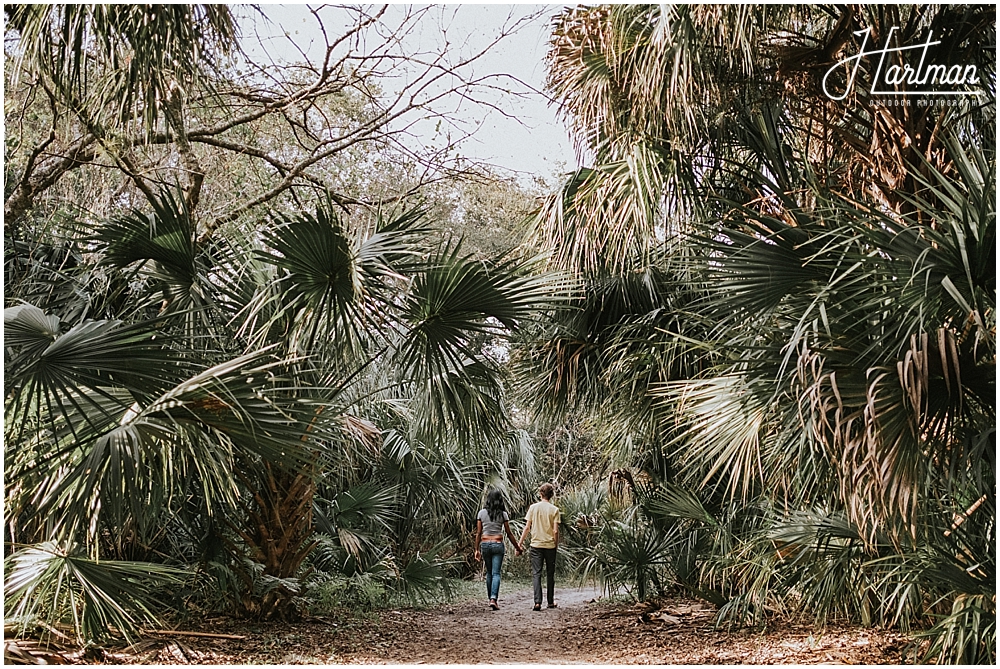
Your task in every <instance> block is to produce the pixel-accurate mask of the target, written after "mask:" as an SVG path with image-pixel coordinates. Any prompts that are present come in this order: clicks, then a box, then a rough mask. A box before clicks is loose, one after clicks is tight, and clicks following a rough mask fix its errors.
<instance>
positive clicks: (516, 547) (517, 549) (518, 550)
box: [514, 544, 524, 557]
mask: <svg viewBox="0 0 1000 669" xmlns="http://www.w3.org/2000/svg"><path fill="white" fill-rule="evenodd" d="M522 553H524V550H523V549H522V548H521V546H520V544H514V556H515V557H516V556H518V555H521V554H522Z"/></svg>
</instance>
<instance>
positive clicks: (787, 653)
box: [8, 589, 907, 664]
mask: <svg viewBox="0 0 1000 669" xmlns="http://www.w3.org/2000/svg"><path fill="white" fill-rule="evenodd" d="M557 596H558V599H557V601H558V603H559V608H556V609H550V610H543V611H541V612H537V613H536V612H534V611H532V610H531V592H530V590H522V591H518V592H514V593H513V594H511V595H508V596H506V597H504V598H502V599H501V609H500V611H490V610H489V609H488V608H487V607H486V603H485V602H478V601H476V602H464V603H455V604H452V605H445V606H440V607H436V608H433V609H427V610H412V609H402V610H393V611H383V612H380V613H379V614H378V615H372V616H368V617H360V618H359V617H352V616H351V615H349V614H348V613H347V612H343V613H341V614H337V615H331V616H324V617H323V618H314V619H310V620H308V621H305V622H301V623H295V624H279V623H266V624H264V623H261V624H257V623H248V622H247V621H242V620H235V619H232V618H216V619H210V620H204V621H201V624H199V625H198V626H197V631H198V632H201V633H206V632H208V633H213V634H228V635H234V636H242V637H245V638H243V639H238V638H211V637H204V636H184V637H181V636H178V637H176V638H169V637H165V636H164V635H162V634H159V635H155V636H153V635H151V636H150V637H149V638H146V639H143V640H142V641H140V642H139V643H137V644H135V645H134V646H132V647H130V648H128V649H123V650H119V651H117V652H112V651H105V652H104V653H103V654H102V655H101V656H100V657H97V656H94V657H86V656H79V655H77V656H73V658H72V659H73V661H75V662H78V663H88V662H101V663H104V664H115V663H122V664H344V663H347V664H421V663H427V664H453V663H458V664H523V663H556V664H564V663H572V664H578V663H585V664H820V663H822V664H831V663H833V664H899V663H901V662H902V659H903V650H904V649H905V647H906V645H907V639H906V638H905V637H904V636H903V635H901V634H899V633H898V632H893V631H885V630H875V629H867V628H859V627H852V626H835V625H831V626H828V627H826V628H825V629H823V630H816V629H813V628H812V626H811V625H808V624H805V623H801V622H796V621H792V620H783V621H777V622H775V623H774V624H772V625H769V626H768V627H767V628H765V629H754V630H751V629H741V630H736V631H732V632H729V631H726V630H721V629H715V628H714V626H713V624H712V622H713V616H714V610H713V609H712V608H711V607H710V606H708V605H705V604H702V603H700V602H696V601H691V600H682V599H677V600H667V601H663V602H659V603H658V604H657V605H654V606H650V605H641V606H640V605H628V604H615V603H609V602H607V601H604V600H598V599H597V593H595V592H593V591H591V590H572V589H563V590H558V591H557ZM472 640H475V641H474V642H472ZM9 642H10V640H8V643H9ZM49 659H50V661H51V660H52V659H53V658H49Z"/></svg>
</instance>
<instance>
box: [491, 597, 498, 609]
mask: <svg viewBox="0 0 1000 669" xmlns="http://www.w3.org/2000/svg"><path fill="white" fill-rule="evenodd" d="M490 608H491V609H493V610H494V611H498V610H499V609H500V607H499V606H497V600H495V599H491V600H490Z"/></svg>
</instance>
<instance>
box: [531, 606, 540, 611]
mask: <svg viewBox="0 0 1000 669" xmlns="http://www.w3.org/2000/svg"><path fill="white" fill-rule="evenodd" d="M531 610H532V611H541V610H542V605H541V604H535V605H534V606H533V607H531Z"/></svg>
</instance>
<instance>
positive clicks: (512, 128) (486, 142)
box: [242, 4, 576, 179]
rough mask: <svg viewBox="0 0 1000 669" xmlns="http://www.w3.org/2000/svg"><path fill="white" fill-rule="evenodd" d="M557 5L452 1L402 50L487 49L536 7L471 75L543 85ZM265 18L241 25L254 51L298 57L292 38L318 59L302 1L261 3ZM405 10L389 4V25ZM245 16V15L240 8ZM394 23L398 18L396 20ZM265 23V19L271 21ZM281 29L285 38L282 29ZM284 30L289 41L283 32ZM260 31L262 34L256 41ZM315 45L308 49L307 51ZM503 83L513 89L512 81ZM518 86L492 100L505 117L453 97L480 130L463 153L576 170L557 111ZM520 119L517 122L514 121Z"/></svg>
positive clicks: (537, 170)
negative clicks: (506, 76) (497, 75)
mask: <svg viewBox="0 0 1000 669" xmlns="http://www.w3.org/2000/svg"><path fill="white" fill-rule="evenodd" d="M561 8H562V5H510V4H475V5H472V4H453V5H438V6H434V7H433V8H432V10H431V11H430V12H428V14H427V15H426V16H425V17H424V18H423V19H422V20H421V22H420V24H419V28H418V29H417V30H413V31H411V32H410V34H409V35H408V36H407V37H406V40H405V41H404V42H402V44H401V50H402V51H403V52H404V53H410V52H411V51H413V52H419V51H428V50H434V49H437V48H439V47H440V46H441V45H442V44H444V42H445V40H447V42H448V44H449V46H450V47H452V48H454V49H457V51H456V53H459V54H468V53H473V52H476V51H478V50H480V49H482V48H483V47H485V46H486V45H487V44H488V43H489V42H490V41H491V40H493V39H494V38H496V37H497V35H498V33H499V31H500V29H501V26H503V25H504V24H505V23H512V22H513V21H516V20H517V19H519V18H521V17H525V16H528V15H530V14H532V13H534V12H538V11H541V12H542V15H541V16H540V17H539V18H536V19H534V20H532V21H530V22H528V23H526V24H524V25H523V26H521V27H520V28H519V29H518V31H517V32H516V33H515V34H513V35H510V36H508V37H505V38H504V40H503V41H501V42H500V44H499V45H498V46H496V47H495V48H494V49H493V50H491V52H490V53H488V54H487V55H486V56H484V57H483V58H482V60H480V61H478V62H477V63H476V64H475V70H474V72H475V75H476V76H483V75H485V74H494V73H504V74H509V75H511V76H513V77H516V78H517V79H519V80H521V81H523V82H525V83H526V84H528V85H529V86H531V87H533V88H535V89H538V90H541V89H542V88H543V86H544V82H545V63H544V57H545V52H546V49H547V41H548V38H549V33H550V26H551V19H552V17H553V16H554V15H555V14H556V13H557V12H558V11H560V9H561ZM262 9H263V12H264V14H265V16H266V17H267V20H264V19H262V18H260V17H257V18H248V19H245V20H244V21H243V23H242V25H243V34H244V42H245V48H247V49H248V50H249V51H250V52H251V53H259V51H260V49H261V46H260V44H263V45H264V48H266V50H267V53H268V54H269V56H270V57H271V58H275V59H299V60H300V59H301V54H299V53H297V52H296V50H295V48H293V47H291V46H290V45H289V44H288V40H289V39H290V40H294V42H295V44H296V45H297V47H298V48H299V49H301V50H302V52H304V53H306V54H307V55H309V56H310V58H311V59H312V58H315V57H316V56H317V52H318V51H319V49H318V47H319V45H320V44H322V41H321V39H320V36H319V33H318V28H317V26H316V20H315V18H314V17H313V16H312V15H311V14H310V12H309V10H308V7H307V6H306V5H303V4H282V5H276V4H273V5H263V6H262ZM339 11H340V10H338V9H336V8H333V7H330V8H327V9H324V10H322V13H321V16H322V17H323V19H324V25H325V26H326V27H327V30H328V32H329V33H330V34H331V35H333V34H339V33H338V28H339V27H340V26H338V25H336V24H337V21H338V20H341V21H342V20H343V19H342V16H343V15H342V14H339V13H338V12H339ZM403 11H405V8H404V7H403V6H402V5H396V6H393V7H391V8H390V11H389V12H388V13H387V16H386V18H385V20H386V23H387V24H389V25H393V20H394V16H401V15H402V13H403ZM244 14H245V12H244ZM396 20H398V19H396ZM269 22H270V23H269ZM282 33H284V35H283V34H282ZM285 35H287V38H286V37H285ZM257 36H260V37H261V41H260V43H258V40H257ZM310 47H312V49H310ZM507 83H508V85H510V86H512V87H516V84H514V83H513V82H507ZM521 90H522V91H523V92H524V93H525V95H524V96H521V97H517V96H509V95H499V94H498V95H497V97H496V98H495V99H494V100H493V102H494V103H495V104H496V105H497V106H498V107H499V108H501V109H503V111H504V112H506V113H507V114H508V115H510V116H513V117H516V119H514V118H508V117H505V115H504V114H502V113H500V112H498V111H495V110H490V109H488V108H486V107H484V106H482V105H475V104H470V103H468V102H462V103H461V104H457V103H458V102H459V101H458V100H457V99H456V100H455V101H454V103H452V106H448V105H445V106H444V107H443V109H447V110H449V111H452V109H454V115H455V117H456V118H459V119H461V123H462V125H463V127H465V128H466V129H468V128H471V127H473V126H475V125H477V124H481V127H480V128H479V129H478V130H477V131H476V133H475V136H474V137H473V138H472V139H470V140H468V141H466V143H465V144H463V149H462V150H461V151H460V153H461V154H462V155H465V156H468V157H471V158H476V159H480V160H485V161H487V162H490V163H492V164H494V165H497V166H500V167H502V168H505V169H508V170H512V171H517V172H521V173H526V174H527V175H538V176H541V177H543V178H546V179H551V178H553V177H556V176H558V175H559V174H561V173H564V172H567V171H570V170H572V169H574V168H575V167H576V157H575V155H574V152H573V148H572V145H571V143H570V140H569V136H568V134H567V132H566V129H565V126H564V125H563V124H562V122H561V121H560V120H559V119H557V117H556V112H555V108H554V107H553V106H551V105H549V104H548V102H547V101H546V100H545V99H544V97H543V96H542V95H539V94H534V93H530V92H528V91H526V90H525V89H524V88H521ZM519 121H520V122H519ZM432 131H433V128H432V127H428V128H419V126H418V132H420V133H425V132H426V133H427V134H432Z"/></svg>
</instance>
